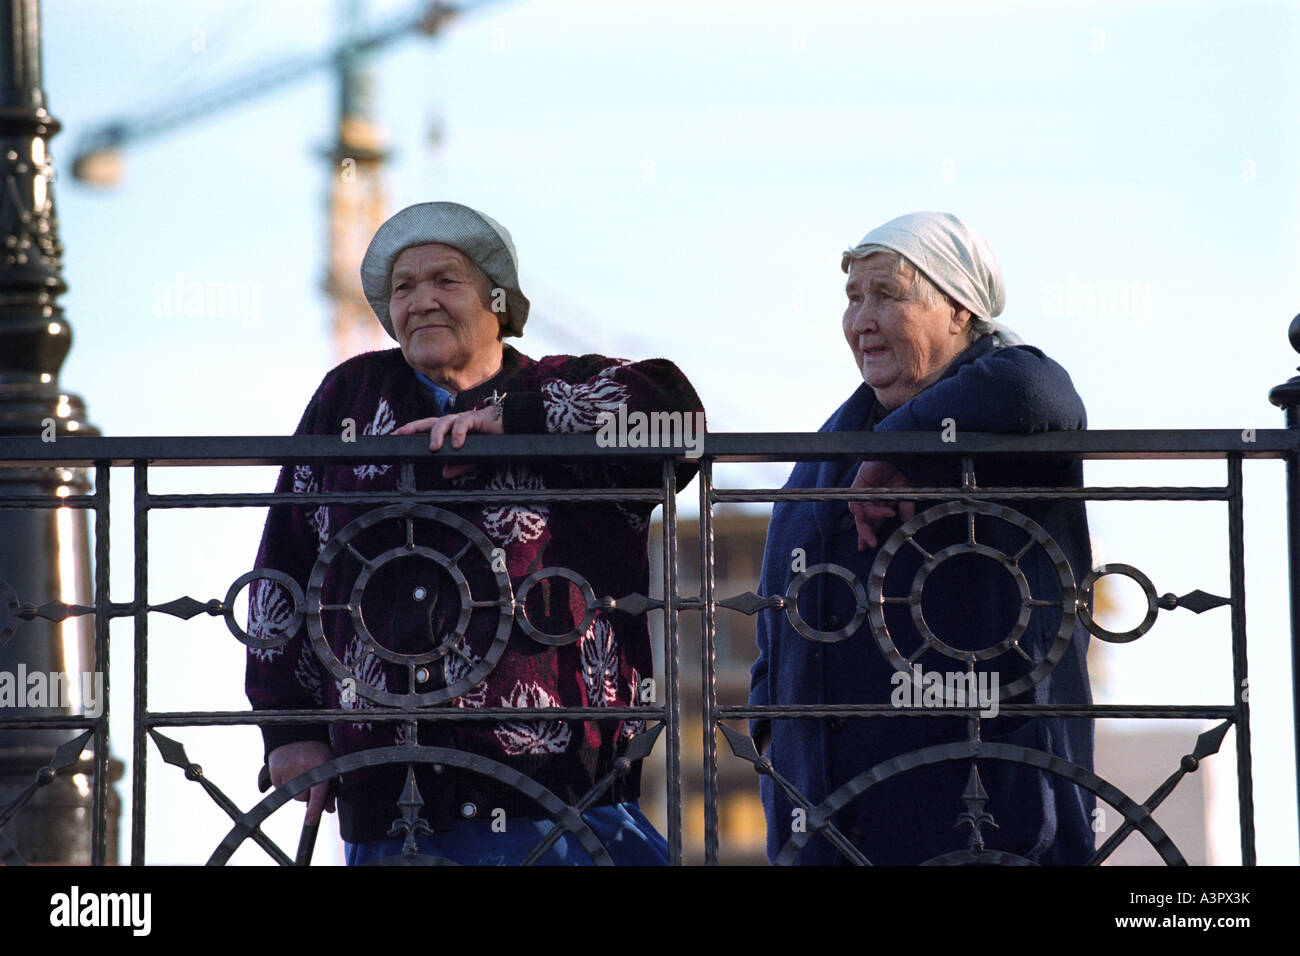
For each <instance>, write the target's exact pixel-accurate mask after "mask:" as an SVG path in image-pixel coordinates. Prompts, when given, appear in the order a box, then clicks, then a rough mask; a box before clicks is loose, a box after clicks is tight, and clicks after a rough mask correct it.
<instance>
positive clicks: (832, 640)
mask: <svg viewBox="0 0 1300 956" xmlns="http://www.w3.org/2000/svg"><path fill="white" fill-rule="evenodd" d="M819 574H830V575H834V576H835V577H837V578H839V579H840V580H841V581H844V582H845V583H847V584H848V586H849V587H851V588H852V589H853V599H854V602H855V604H854V609H853V620H852V621H850V622H849V623H848V624H846V625H845V626H844V627H841V628H840V629H839V630H837V631H823V630H820V629H818V628H815V627H813V626H812V625H811V624H809V623H808V622H807V621H805V620H804V619H803V615H801V614H800V613H799V591H800V590H801V589H802V588H803V586H804V585H805V584H807V583H808V582H809V581H810V580H812V579H813V578H814V577H816V576H817V575H819ZM866 616H867V592H866V590H865V589H864V588H863V587H862V582H861V581H859V580H858V576H857V575H856V574H854V573H853V572H852V571H850V570H849V569H848V568H846V567H844V566H843V565H842V564H814V565H813V566H812V567H811V568H807V569H806V570H804V571H801V572H799V574H797V575H795V576H794V577H793V578H791V579H790V584H789V585H788V586H787V587H786V589H785V619H786V620H787V621H789V622H790V626H791V627H793V628H794V629H795V630H796V631H798V632H799V633H800V634H802V635H803V636H804V637H806V638H808V640H810V641H817V642H818V643H819V644H836V643H838V642H840V641H842V640H844V639H845V638H847V637H850V636H852V635H853V634H856V633H857V632H858V628H859V627H861V626H862V622H863V620H865V619H866Z"/></svg>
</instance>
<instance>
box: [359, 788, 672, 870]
mask: <svg viewBox="0 0 1300 956" xmlns="http://www.w3.org/2000/svg"><path fill="white" fill-rule="evenodd" d="M582 819H583V820H585V821H586V823H587V826H589V827H590V828H591V830H592V832H593V833H595V834H596V837H597V839H599V840H600V842H601V843H602V844H603V845H604V847H605V849H606V850H607V851H609V855H610V857H611V858H612V859H613V861H614V863H615V865H617V866H667V865H668V842H667V841H666V840H665V839H664V838H663V836H661V835H660V833H659V831H657V830H656V829H655V828H654V826H653V825H652V824H651V823H650V821H649V820H647V819H646V818H645V815H644V814H643V813H642V812H641V808H640V807H639V806H637V804H636V803H617V804H609V805H605V806H599V807H592V808H591V809H590V810H588V811H587V812H586V813H584V814H583V815H582ZM504 824H505V830H504V831H503V832H502V831H501V830H500V824H497V825H496V827H497V828H496V830H494V829H493V826H494V821H493V820H492V819H490V818H483V819H478V820H463V821H461V823H460V824H458V825H457V827H456V829H454V830H451V831H449V832H447V833H436V834H432V835H422V836H417V837H416V843H417V845H418V847H419V852H420V853H422V854H425V855H427V856H439V857H443V858H444V859H447V860H451V861H453V862H455V863H460V864H461V865H463V866H517V865H518V864H519V863H522V862H523V860H524V858H525V857H526V856H528V854H529V853H530V852H532V850H533V848H534V847H536V846H537V844H538V843H540V842H541V841H542V839H543V838H545V836H546V834H548V833H549V832H550V831H551V830H552V829H554V827H555V823H554V821H552V820H550V819H549V818H540V819H539V818H535V817H513V818H508V819H506V820H505V821H504ZM402 843H403V839H402V838H401V837H393V838H390V839H386V840H369V841H367V842H365V843H344V848H345V857H346V859H347V864H348V866H360V865H362V864H364V863H369V862H371V861H374V860H379V859H383V858H384V857H386V856H400V855H401V853H402ZM538 864H539V865H541V866H592V865H593V864H592V862H591V858H590V857H589V856H588V855H587V851H586V850H584V849H583V848H582V844H580V843H579V842H578V841H577V839H575V838H574V836H573V834H572V833H566V834H564V836H562V837H560V839H559V840H557V841H556V843H555V845H554V846H553V847H551V848H550V849H549V850H548V851H547V852H546V854H545V855H544V856H543V857H542V858H541V859H540V860H539V861H538Z"/></svg>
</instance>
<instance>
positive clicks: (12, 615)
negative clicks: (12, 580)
mask: <svg viewBox="0 0 1300 956" xmlns="http://www.w3.org/2000/svg"><path fill="white" fill-rule="evenodd" d="M0 607H3V608H4V611H5V618H4V626H3V627H0V647H4V646H5V645H6V644H8V643H9V638H11V637H13V636H14V631H16V630H18V624H19V617H18V609H19V608H20V607H22V602H20V601H19V600H18V595H17V594H15V593H14V589H13V588H11V587H10V586H9V584H8V582H7V581H5V580H4V579H3V578H0Z"/></svg>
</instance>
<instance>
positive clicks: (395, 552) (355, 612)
mask: <svg viewBox="0 0 1300 956" xmlns="http://www.w3.org/2000/svg"><path fill="white" fill-rule="evenodd" d="M402 558H424V559H425V560H426V561H432V562H433V563H434V564H436V565H438V567H440V568H442V569H443V571H445V572H447V576H448V577H450V578H451V579H452V581H453V582H454V583H455V585H456V589H457V590H458V591H459V592H460V596H461V599H460V616H459V617H458V618H457V619H456V628H455V630H454V631H453V632H452V633H451V635H450V636H449V638H448V639H447V640H440V639H439V638H438V636H437V635H436V634H434V633H432V631H431V632H430V633H429V638H430V639H431V640H432V641H434V646H433V648H432V649H431V650H427V651H420V653H418V654H403V653H401V652H399V651H395V650H392V649H391V648H387V647H385V646H384V645H383V644H381V643H379V641H378V640H376V639H375V636H374V635H373V634H371V633H370V628H369V627H367V626H366V621H365V618H364V617H363V616H362V614H361V597H362V594H363V593H364V592H365V590H366V584H368V583H369V581H370V578H371V577H372V576H373V575H374V574H375V572H377V571H378V570H379V569H380V568H382V567H383V566H384V565H386V564H388V563H390V562H392V561H399V560H401V559H402ZM370 560H371V563H370V564H367V565H365V566H364V567H362V569H361V573H360V574H358V575H357V580H356V583H355V584H353V585H352V596H351V598H350V599H349V602H348V603H349V604H350V605H351V614H352V626H353V627H354V628H355V629H356V632H357V636H358V637H360V638H361V644H362V646H363V647H364V648H365V649H366V650H367V651H369V652H370V653H371V654H374V655H375V656H376V657H379V658H381V659H383V660H386V661H391V662H392V663H394V664H403V665H408V666H411V667H415V666H418V665H420V664H431V663H433V662H434V661H437V660H442V658H444V657H446V656H447V654H449V653H450V652H451V649H452V648H453V647H454V646H455V644H456V637H457V635H460V634H464V633H465V629H466V628H467V627H469V619H470V616H471V615H472V614H473V613H474V608H473V607H472V606H471V605H470V599H471V597H472V596H471V594H470V588H469V579H468V578H466V577H465V575H464V574H463V573H462V572H461V570H460V568H458V567H457V566H456V564H455V562H454V561H452V560H451V559H450V558H448V557H447V556H446V555H445V554H443V553H442V552H441V551H435V550H433V549H432V548H426V547H423V546H421V545H415V546H413V547H406V546H403V547H400V548H390V549H389V550H388V551H385V552H383V553H382V554H378V555H375V557H373V558H371V559H370Z"/></svg>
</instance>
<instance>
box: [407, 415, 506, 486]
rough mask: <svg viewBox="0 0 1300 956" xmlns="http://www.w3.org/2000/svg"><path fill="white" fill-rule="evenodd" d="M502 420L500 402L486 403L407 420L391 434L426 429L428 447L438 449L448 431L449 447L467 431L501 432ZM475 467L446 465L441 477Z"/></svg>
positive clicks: (456, 445)
mask: <svg viewBox="0 0 1300 956" xmlns="http://www.w3.org/2000/svg"><path fill="white" fill-rule="evenodd" d="M501 421H502V417H501V406H500V405H488V406H487V407H485V408H476V409H474V410H473V411H472V412H456V413H454V414H451V415H443V416H441V417H438V418H419V419H416V420H415V421H413V422H407V423H406V424H405V425H403V426H402V427H401V428H398V429H397V430H396V431H394V432H393V434H394V435H414V434H416V433H417V432H428V433H429V451H438V450H439V449H441V448H442V443H443V441H444V440H445V439H446V438H447V436H448V435H449V434H450V435H451V447H452V448H460V447H461V446H463V445H464V444H465V436H466V435H468V434H469V433H470V432H483V433H484V434H486V435H504V434H505V429H504V428H503V427H502V425H501ZM476 467H477V466H476V465H446V466H444V467H443V469H442V477H444V478H455V477H457V476H458V475H463V474H465V472H467V471H472V470H473V469H474V468H476Z"/></svg>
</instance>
